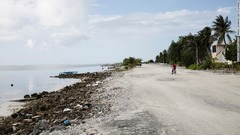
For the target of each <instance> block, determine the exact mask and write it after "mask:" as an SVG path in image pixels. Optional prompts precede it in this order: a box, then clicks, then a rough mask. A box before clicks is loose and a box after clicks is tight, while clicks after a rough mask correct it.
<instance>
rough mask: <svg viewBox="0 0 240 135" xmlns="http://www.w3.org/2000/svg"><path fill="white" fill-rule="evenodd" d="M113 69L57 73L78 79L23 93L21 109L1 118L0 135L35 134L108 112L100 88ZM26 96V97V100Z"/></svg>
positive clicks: (63, 76)
mask: <svg viewBox="0 0 240 135" xmlns="http://www.w3.org/2000/svg"><path fill="white" fill-rule="evenodd" d="M111 74H112V72H95V73H83V74H75V75H60V76H56V77H59V78H76V79H80V81H79V82H77V83H75V84H73V85H70V86H66V87H64V88H63V89H60V90H58V91H53V92H46V91H43V92H41V93H33V94H31V95H25V96H24V100H19V101H27V102H26V105H25V106H24V108H23V109H21V110H19V111H18V112H16V113H13V114H12V115H11V116H8V117H6V118H4V119H3V120H1V121H0V135H2V134H4V135H8V134H9V135H10V134H16V135H18V134H19V135H20V134H21V135H22V134H23V135H24V134H26V135H28V134H32V135H37V134H40V133H41V132H42V131H44V130H50V131H53V130H59V129H64V128H66V126H68V125H73V124H76V125H77V124H81V123H84V119H87V118H91V117H97V116H98V115H100V114H102V113H107V111H109V109H110V106H106V107H102V104H101V103H100V101H99V98H97V97H96V98H94V97H91V96H92V95H93V94H95V95H96V93H98V92H101V91H98V89H99V88H101V86H102V85H103V83H104V80H105V79H106V78H107V77H109V76H111ZM28 99H29V101H28Z"/></svg>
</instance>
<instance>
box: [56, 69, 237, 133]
mask: <svg viewBox="0 0 240 135" xmlns="http://www.w3.org/2000/svg"><path fill="white" fill-rule="evenodd" d="M103 89H106V90H107V91H106V92H107V93H103V94H106V95H109V100H108V101H111V104H112V105H113V106H112V108H111V110H112V111H111V114H108V115H103V117H99V118H96V119H95V118H93V119H90V120H87V124H84V125H79V126H76V127H71V128H69V129H68V130H66V131H56V132H53V133H52V135H68V134H81V135H86V134H96V135H240V75H226V74H225V75H220V74H217V73H211V72H207V71H191V70H187V69H183V68H180V69H179V68H178V69H177V74H176V75H171V67H169V66H166V65H165V66H164V65H160V64H147V65H143V66H142V67H141V68H135V69H133V70H130V71H127V72H123V73H119V74H117V75H116V76H115V77H113V78H111V79H109V81H108V83H107V84H106V85H105V87H103ZM107 97H108V96H107Z"/></svg>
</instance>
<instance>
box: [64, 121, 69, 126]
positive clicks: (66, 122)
mask: <svg viewBox="0 0 240 135" xmlns="http://www.w3.org/2000/svg"><path fill="white" fill-rule="evenodd" d="M63 124H64V125H65V126H68V125H71V123H70V121H69V120H64V121H63Z"/></svg>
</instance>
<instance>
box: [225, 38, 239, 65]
mask: <svg viewBox="0 0 240 135" xmlns="http://www.w3.org/2000/svg"><path fill="white" fill-rule="evenodd" d="M225 58H226V60H230V61H232V62H234V61H237V43H236V42H234V43H232V44H231V45H228V46H227V49H226V52H225Z"/></svg>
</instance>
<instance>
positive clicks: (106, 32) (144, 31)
mask: <svg viewBox="0 0 240 135" xmlns="http://www.w3.org/2000/svg"><path fill="white" fill-rule="evenodd" d="M236 4H237V0H0V65H49V64H50V65H51V64H105V63H116V62H121V61H122V60H123V59H124V58H128V57H135V58H141V59H143V61H148V60H150V59H153V60H155V57H156V55H158V54H159V53H160V52H162V51H163V50H164V49H168V47H169V45H170V44H171V42H172V41H177V40H178V37H179V36H182V35H188V34H189V33H192V34H196V33H197V32H198V31H200V30H202V29H203V28H204V27H206V26H209V27H211V26H212V24H213V23H212V22H213V21H214V20H215V19H216V16H219V15H222V16H223V17H228V18H229V20H230V21H231V22H232V25H231V26H232V30H234V31H237V9H236Z"/></svg>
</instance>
